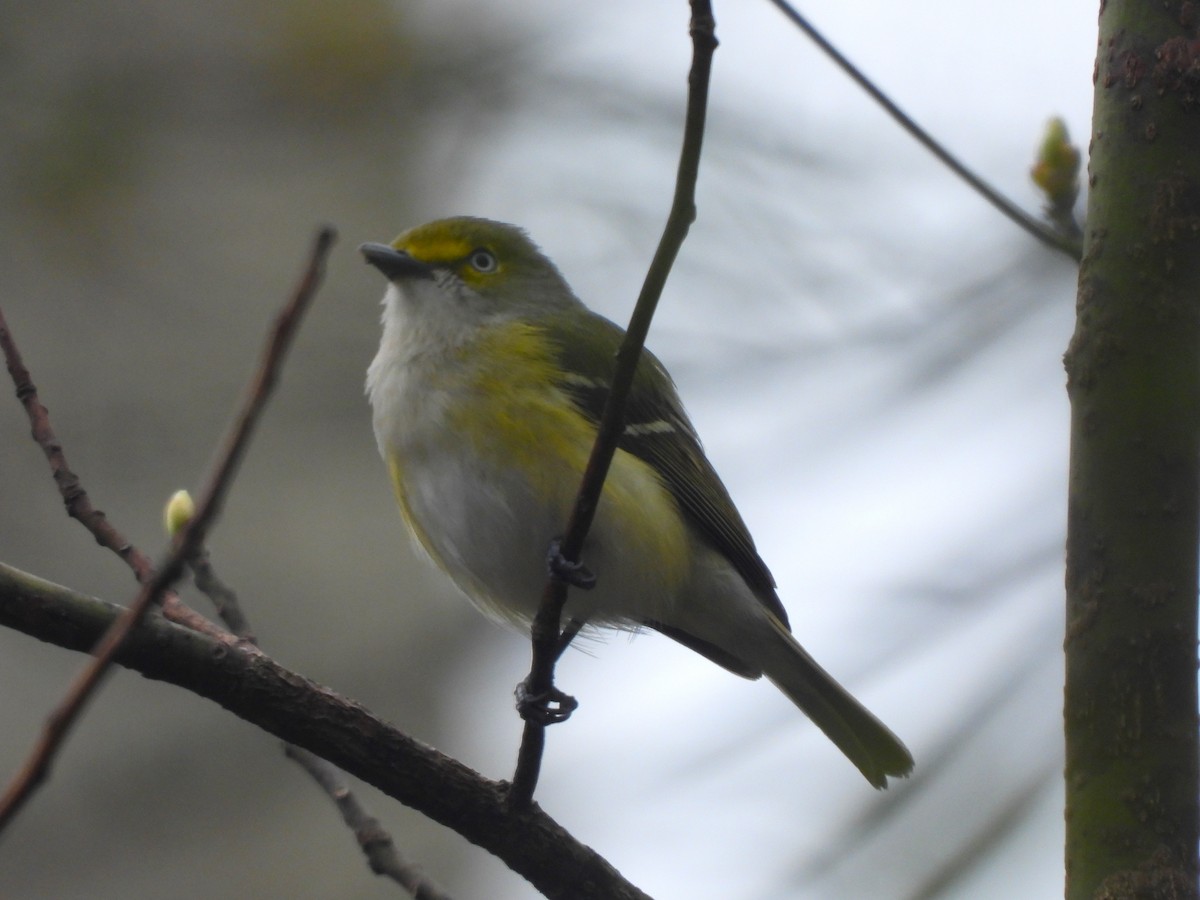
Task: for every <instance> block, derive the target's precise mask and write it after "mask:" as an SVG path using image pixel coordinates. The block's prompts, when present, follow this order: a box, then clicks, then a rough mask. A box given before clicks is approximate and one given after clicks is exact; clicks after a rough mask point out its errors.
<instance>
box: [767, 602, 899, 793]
mask: <svg viewBox="0 0 1200 900" xmlns="http://www.w3.org/2000/svg"><path fill="white" fill-rule="evenodd" d="M773 624H774V625H775V631H776V633H777V635H778V638H779V639H778V640H777V641H775V642H773V646H772V648H771V650H770V651H769V652H768V653H767V654H766V658H765V659H762V660H761V662H762V666H763V672H764V674H766V676H767V677H768V678H769V679H771V681H773V682H774V683H775V685H776V686H777V687H778V688H779V689H780V690H781V691H783V692H784V693H785V694H787V696H788V698H789V699H790V700H791V701H792V702H793V703H795V704H796V705H797V706H798V707H800V709H801V711H802V712H803V713H804V714H805V715H806V716H808V717H809V718H810V719H812V721H813V724H815V725H816V726H817V727H818V728H820V729H821V730H822V731H823V732H825V734H826V735H827V736H828V737H829V739H830V740H831V741H833V743H834V744H836V745H837V747H838V749H839V750H841V751H842V753H844V754H846V758H847V759H849V760H850V762H852V763H854V765H855V766H857V767H858V770H859V771H860V772H862V773H863V775H864V776H866V779H867V781H869V782H871V784H872V785H874V786H875V787H877V788H885V787H887V777H888V776H889V775H892V776H906V775H908V774H909V773H910V772H912V768H913V758H912V754H911V753H909V752H908V748H907V747H905V746H904V744H902V743H901V742H900V739H899V738H898V737H896V736H895V735H894V734H892V732H891V731H890V730H888V727H887V726H886V725H884V724H883V723H882V722H880V721H879V720H878V719H877V718H875V716H873V715H872V714H871V713H870V712H869V711H868V710H867V708H866V707H865V706H863V705H862V704H861V703H859V702H858V701H857V700H855V699H854V697H852V696H851V695H850V692H849V691H847V690H846V689H845V688H844V687H842V686H841V685H840V684H838V683H837V682H836V681H834V679H833V676H832V675H830V674H829V673H828V672H826V671H825V670H824V669H822V668H821V667H820V666H819V665H818V664H817V661H816V660H815V659H813V658H812V657H811V656H809V655H808V651H806V650H805V649H804V648H803V647H801V646H800V644H799V642H797V640H796V639H795V638H794V637H792V635H791V633H790V632H789V631H788V630H787V628H786V626H784V625H783V624H782V623H781V622H778V621H774V622H773Z"/></svg>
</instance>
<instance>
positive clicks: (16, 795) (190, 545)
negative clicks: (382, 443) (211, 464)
mask: <svg viewBox="0 0 1200 900" xmlns="http://www.w3.org/2000/svg"><path fill="white" fill-rule="evenodd" d="M333 240H334V231H333V229H332V228H323V229H322V230H321V231H320V233H319V234H318V235H317V238H316V241H315V243H314V245H313V249H312V253H311V254H310V257H309V261H308V265H307V267H306V268H305V271H304V275H303V277H302V278H301V280H300V283H299V285H297V287H296V289H295V291H294V293H293V295H292V297H291V299H290V300H289V302H288V303H287V305H286V306H285V307H284V309H283V311H282V312H281V313H280V314H279V316H278V317H277V319H276V321H275V326H274V328H273V329H272V332H271V337H270V340H269V341H268V343H267V347H266V350H265V352H264V354H263V358H262V361H261V363H260V365H259V368H258V371H257V372H256V373H255V376H254V379H253V381H252V382H251V386H250V389H249V392H248V394H247V396H246V398H245V400H244V401H243V406H242V409H241V411H240V413H239V414H238V416H237V419H236V421H235V425H234V427H233V429H232V431H231V432H230V433H229V435H228V436H227V438H226V439H225V442H224V444H223V446H222V448H221V452H220V454H219V455H218V457H217V464H216V466H215V468H214V471H213V472H212V474H211V475H210V476H209V480H208V483H207V485H206V487H205V489H204V492H203V494H202V497H201V501H200V504H199V506H198V508H197V511H196V516H195V518H193V519H192V521H191V522H190V523H189V524H188V526H187V528H185V529H184V530H183V532H182V534H180V535H178V536H177V537H176V539H175V541H174V543H173V545H172V547H171V550H170V552H168V554H167V556H166V559H165V560H164V561H163V563H162V565H161V566H159V567H158V569H157V571H155V573H154V575H153V576H152V577H151V578H149V579H148V580H147V581H145V582H144V583H143V585H142V589H141V590H140V591H139V592H138V595H137V597H136V598H135V600H134V601H133V603H132V604H131V605H130V606H129V607H128V608H127V609H126V610H125V612H124V613H122V615H121V616H120V618H118V619H117V621H116V622H114V623H113V625H112V627H111V628H109V629H108V630H107V631H106V632H105V634H104V637H102V638H101V639H100V641H99V642H98V643H97V644H96V646H95V647H94V648H93V650H92V655H93V657H94V658H93V659H92V661H91V662H90V663H89V664H88V665H87V666H86V667H85V668H84V670H83V671H82V672H81V673H80V674H79V675H78V676H77V677H76V679H75V680H74V682H73V683H72V684H71V686H70V687H69V689H68V690H67V693H66V695H65V697H64V698H63V700H62V702H61V703H60V704H59V705H58V707H57V708H56V709H55V710H54V711H53V712H52V713H51V714H50V716H49V717H48V718H47V720H46V724H45V726H44V727H43V729H42V733H41V735H40V736H39V738H38V740H37V742H36V744H35V745H34V747H33V750H32V751H31V752H30V754H29V757H28V758H27V759H26V761H25V763H24V764H23V765H22V766H21V768H20V769H19V770H18V772H17V774H16V775H15V776H14V778H13V780H12V781H11V782H10V783H9V785H8V787H7V788H6V789H5V792H4V795H3V797H0V831H3V830H4V828H5V826H7V825H8V823H9V822H11V821H12V819H13V816H15V815H16V813H17V812H18V811H19V810H20V809H21V807H22V806H23V805H24V803H25V801H26V800H28V799H29V796H30V795H31V794H32V792H33V791H34V789H36V788H37V786H38V785H39V784H41V783H42V781H43V780H44V779H45V778H46V775H47V774H48V773H49V770H50V763H51V761H52V760H53V758H54V755H55V753H56V752H57V751H58V749H59V747H61V745H62V742H63V740H64V739H65V738H66V735H67V733H68V731H69V730H70V728H71V726H72V725H73V724H74V722H75V721H76V719H77V718H78V717H79V714H80V712H81V711H82V710H83V707H84V706H85V704H86V703H87V701H88V699H89V698H90V697H91V695H92V693H93V692H94V691H95V689H96V687H97V685H98V684H99V683H100V679H101V678H102V677H103V676H104V674H105V673H106V672H107V671H108V669H109V667H110V666H111V664H112V661H113V657H114V656H115V655H116V653H117V651H118V650H119V649H120V647H121V644H122V642H124V640H125V638H126V637H127V636H128V635H129V634H130V632H131V631H133V629H134V628H135V627H136V625H137V624H138V622H139V621H141V619H142V618H143V617H144V616H145V614H146V612H147V611H148V610H149V609H150V607H151V606H152V605H154V604H155V603H156V602H157V601H158V600H159V598H161V597H162V595H163V593H164V591H166V590H167V588H168V587H170V585H171V584H173V583H174V582H175V581H176V580H177V579H178V578H179V576H180V574H181V573H182V570H183V564H184V560H185V559H187V558H188V557H189V556H191V555H192V554H194V553H195V551H196V548H197V547H199V546H201V545H202V544H203V543H204V538H205V536H206V535H207V533H208V529H209V527H210V526H211V524H212V523H213V521H214V520H215V518H216V516H217V515H218V513H219V512H220V508H221V505H222V503H223V501H224V499H225V496H226V494H227V492H228V490H229V487H230V485H231V483H232V481H233V475H234V473H235V471H236V470H237V467H238V464H239V463H240V462H241V459H242V457H243V455H244V454H245V450H246V447H247V445H248V442H249V439H250V434H251V432H252V431H253V429H254V425H255V423H256V422H257V420H258V417H259V415H260V414H261V413H262V410H263V408H264V406H265V405H266V401H267V398H268V396H269V395H270V392H271V389H272V388H273V387H274V385H275V381H276V380H277V378H278V377H279V369H280V366H281V365H282V363H283V359H284V357H285V356H286V354H287V350H288V347H289V346H290V345H291V340H292V337H293V336H294V335H295V332H296V328H297V326H298V325H299V322H300V319H301V317H302V316H303V314H304V311H305V310H306V309H307V307H308V305H309V303H310V301H311V300H312V298H313V296H314V295H315V293H316V289H317V286H318V284H319V283H320V280H321V276H322V274H323V272H324V268H325V259H326V257H327V256H328V255H329V250H330V248H331V247H332V245H333Z"/></svg>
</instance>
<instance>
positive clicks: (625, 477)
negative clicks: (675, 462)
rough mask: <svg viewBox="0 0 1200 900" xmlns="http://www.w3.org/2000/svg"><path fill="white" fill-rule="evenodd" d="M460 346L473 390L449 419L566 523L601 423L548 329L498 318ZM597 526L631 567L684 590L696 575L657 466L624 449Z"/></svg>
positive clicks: (486, 456)
mask: <svg viewBox="0 0 1200 900" xmlns="http://www.w3.org/2000/svg"><path fill="white" fill-rule="evenodd" d="M459 353H460V356H461V358H460V360H459V362H460V364H461V369H460V371H461V372H462V373H463V377H464V379H466V383H465V384H463V385H462V386H461V387H462V388H463V389H465V396H464V397H463V398H462V402H461V403H459V404H457V405H456V408H455V409H454V410H453V412H452V413H451V416H450V419H451V421H450V422H449V423H448V424H450V425H451V427H452V428H453V429H454V430H455V431H456V432H458V433H460V434H462V435H463V436H464V438H465V439H467V440H469V441H471V443H472V444H473V445H474V450H475V452H476V453H477V454H479V456H480V457H481V458H483V459H485V460H492V461H494V462H495V463H496V464H497V465H498V466H500V467H503V468H506V469H516V470H517V471H519V472H521V473H522V474H523V475H524V477H525V479H526V481H527V482H528V483H529V484H530V486H531V487H532V489H533V491H534V493H535V495H536V496H537V497H539V498H541V500H540V502H541V503H542V504H543V506H544V507H548V508H550V509H551V510H553V511H555V513H556V514H559V515H561V516H562V519H563V521H562V527H564V528H565V527H566V517H567V515H568V514H569V512H570V509H571V505H572V504H573V502H574V499H575V494H576V492H577V491H578V489H579V481H580V478H582V476H583V470H584V468H586V466H587V461H588V457H589V456H590V455H591V451H592V443H593V442H594V441H595V438H596V429H595V427H594V426H593V425H592V424H591V423H590V422H589V421H588V420H587V419H585V418H584V417H583V416H582V415H581V414H580V413H579V411H578V410H577V409H576V407H575V405H574V404H573V402H572V401H571V399H570V397H569V396H568V395H567V394H566V393H565V392H564V391H563V390H562V389H561V388H560V387H558V385H557V383H556V382H557V381H558V369H557V366H556V364H555V361H554V356H553V347H552V346H551V344H550V342H549V340H548V339H547V337H546V334H545V332H544V330H543V329H541V328H539V327H538V326H536V325H533V324H529V323H523V322H510V323H507V324H503V325H495V326H492V327H489V328H488V329H486V331H485V333H484V334H483V336H481V337H480V338H479V339H478V340H476V341H473V342H472V343H470V344H468V345H466V346H465V347H463V348H462V349H461V350H460V351H459ZM403 502H404V501H403V498H401V504H402V505H403ZM614 530H615V531H614ZM593 531H594V532H597V531H599V533H602V534H605V535H606V542H607V543H609V544H611V545H612V546H613V547H614V548H620V549H623V550H625V551H626V552H627V553H628V554H630V555H633V556H634V558H633V559H627V560H624V562H625V563H627V564H629V565H630V567H631V569H637V568H638V567H637V566H636V563H637V562H638V561H639V560H646V561H652V565H653V567H654V573H653V577H654V578H655V580H657V581H658V582H659V583H660V584H662V585H664V586H668V587H669V588H671V589H675V588H678V587H680V586H681V585H682V584H683V582H684V579H685V578H686V577H687V574H688V569H689V567H690V562H691V559H690V552H689V544H688V535H687V526H686V525H685V524H684V521H683V518H682V516H681V515H680V513H679V509H678V507H677V506H676V504H675V501H674V499H673V498H672V497H671V495H670V493H669V492H668V491H667V490H666V488H665V487H663V484H662V482H661V481H660V480H659V478H658V476H657V475H656V474H655V472H654V470H653V469H652V468H651V467H650V466H649V465H647V464H646V463H644V462H642V461H641V460H640V459H638V458H637V457H635V456H633V455H632V454H630V453H627V452H625V451H624V450H618V451H617V452H616V454H615V456H614V457H613V462H612V467H611V468H610V470H609V473H608V478H607V479H606V481H605V484H604V492H603V495H602V497H601V502H600V506H599V509H598V511H597V520H596V523H595V526H594V528H593ZM549 537H551V536H550V535H547V538H549ZM631 574H633V572H631ZM638 574H639V575H646V574H649V573H644V572H639V573H638Z"/></svg>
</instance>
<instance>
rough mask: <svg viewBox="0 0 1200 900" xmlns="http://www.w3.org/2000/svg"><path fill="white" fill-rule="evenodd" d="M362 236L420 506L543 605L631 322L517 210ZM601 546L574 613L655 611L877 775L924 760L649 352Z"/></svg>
mask: <svg viewBox="0 0 1200 900" xmlns="http://www.w3.org/2000/svg"><path fill="white" fill-rule="evenodd" d="M361 250H362V253H363V255H364V256H365V257H366V259H367V262H369V263H370V264H371V265H373V266H375V268H377V269H379V271H380V272H382V273H383V274H384V276H385V277H386V278H387V279H388V282H389V285H388V290H387V293H386V295H385V297H384V301H383V303H384V313H383V339H382V342H381V344H380V347H379V354H378V355H377V356H376V357H375V360H374V361H373V362H372V363H371V366H370V369H369V370H368V372H367V392H368V394H369V396H370V399H371V405H372V407H373V410H374V422H375V436H376V438H377V439H378V441H379V449H380V452H381V453H382V454H383V457H384V459H385V460H386V462H387V465H388V468H389V470H390V472H391V476H392V483H393V486H394V488H395V492H396V497H397V498H398V500H399V503H400V509H401V510H402V512H403V514H404V518H405V520H406V521H407V522H408V524H409V526H410V527H411V529H412V532H413V534H414V535H415V536H416V539H417V541H419V542H420V544H421V546H422V547H423V548H424V549H425V550H426V551H428V553H429V555H430V556H431V557H433V560H434V561H435V562H436V563H437V564H438V565H439V566H440V567H441V568H442V569H443V570H444V571H445V572H446V573H447V574H448V575H449V576H450V577H451V578H452V579H453V580H454V582H455V583H456V584H457V585H458V586H459V587H460V588H461V589H462V590H463V592H464V593H466V595H467V596H468V597H470V598H471V600H472V601H474V602H475V603H476V604H477V605H478V606H480V607H481V608H483V609H484V610H485V611H486V612H489V613H492V614H495V615H498V616H500V617H501V618H504V619H507V620H510V621H516V622H521V623H528V622H529V621H530V620H531V619H532V618H533V615H534V614H535V612H536V611H537V607H538V603H539V602H540V599H541V596H542V588H543V585H544V583H545V580H546V555H547V548H548V547H549V545H550V543H551V541H552V540H553V539H555V538H557V537H559V536H561V534H562V531H563V529H564V528H565V527H566V523H567V517H568V515H569V514H570V510H571V507H572V504H573V503H574V500H575V495H576V492H577V491H578V488H579V482H580V478H581V476H582V473H583V469H584V466H585V465H586V463H587V460H588V456H589V454H590V452H591V449H592V442H593V440H594V439H595V436H596V426H597V422H598V420H599V416H600V413H601V410H602V408H603V404H604V400H605V397H606V395H607V392H608V385H609V380H610V378H611V377H612V371H613V369H614V366H615V354H616V350H617V347H618V345H619V344H620V342H621V338H622V334H623V332H622V330H621V329H620V328H618V327H617V326H616V325H614V324H613V323H612V322H610V321H608V320H607V319H605V318H603V317H601V316H599V315H597V314H596V313H593V312H591V311H590V310H588V309H587V308H586V307H585V306H584V305H583V304H582V303H581V302H580V301H579V300H578V299H577V298H576V297H575V295H574V293H572V291H571V288H570V287H569V286H568V285H567V283H566V281H565V280H563V277H562V275H560V274H559V272H558V269H556V268H555V267H554V264H553V263H551V262H550V260H548V259H547V258H546V257H545V256H543V255H542V253H541V252H540V251H539V250H538V248H537V247H536V246H534V244H533V243H532V242H531V241H530V240H529V238H528V237H526V236H525V233H524V232H523V231H521V230H520V229H518V228H516V227H514V226H512V225H504V224H501V223H498V222H491V221H487V220H485V219H475V218H465V217H464V218H454V219H444V220H441V221H437V222H431V223H429V224H428V225H422V226H420V227H418V228H414V229H412V230H410V231H406V232H405V233H404V234H402V235H400V237H398V238H396V240H395V241H393V242H392V243H391V244H390V245H387V244H364V245H363V246H362V248H361ZM583 562H584V563H585V564H586V566H587V567H588V569H590V571H591V572H593V573H595V575H596V578H597V583H596V584H595V586H594V588H593V589H592V590H587V591H582V590H573V591H571V592H570V594H569V598H568V601H567V606H566V608H565V610H564V615H565V616H566V617H569V618H570V619H574V620H577V621H582V622H586V623H587V624H589V625H607V626H614V627H617V628H626V629H636V628H641V627H649V628H653V629H655V630H657V631H660V632H662V633H663V634H665V635H667V636H669V637H671V638H674V639H675V640H677V641H679V642H680V643H682V644H684V645H685V646H687V647H689V648H691V649H692V650H695V651H696V652H697V653H700V654H703V655H704V656H706V657H708V658H709V659H710V660H712V661H713V662H715V663H717V664H718V665H720V666H724V667H725V668H726V669H728V670H729V671H731V672H734V673H736V674H738V675H742V676H744V677H746V678H758V677H759V676H760V675H762V674H764V673H765V674H766V676H767V677H768V678H770V679H771V681H773V682H775V684H776V685H778V686H779V688H780V689H781V690H782V691H783V692H784V693H785V694H787V696H788V697H790V698H791V700H792V702H793V703H795V704H796V705H797V706H799V707H800V709H802V710H803V711H804V712H805V713H806V714H807V715H808V717H809V718H810V719H812V720H813V722H815V723H816V724H817V726H818V727H819V728H820V729H821V730H822V731H824V732H825V734H827V735H828V736H829V738H830V739H831V740H832V741H833V742H834V743H835V744H836V745H837V746H838V748H839V749H841V751H842V752H843V753H844V754H846V756H847V757H849V759H850V761H851V762H853V763H854V765H856V766H857V767H858V768H859V770H860V771H861V772H862V773H863V775H865V776H866V777H867V780H868V781H870V782H871V784H873V785H875V786H876V787H884V786H886V784H887V776H889V775H907V774H908V773H909V772H910V771H911V769H912V765H913V761H912V757H911V756H910V755H909V752H908V750H907V749H905V747H904V745H903V744H902V743H900V741H899V740H898V739H897V738H896V737H895V735H893V734H892V733H891V732H890V731H889V730H888V729H887V728H886V727H885V726H884V725H883V724H882V723H881V722H880V721H879V720H878V719H876V718H875V717H874V716H873V715H871V713H870V712H868V711H867V710H866V709H865V708H863V706H862V705H861V704H860V703H859V702H858V701H857V700H855V699H854V698H853V697H852V696H850V694H849V693H847V692H846V690H845V689H843V688H842V687H841V685H839V684H838V683H837V682H836V681H834V680H833V678H832V677H830V676H829V674H828V673H826V672H825V670H824V669H822V668H821V667H820V666H819V665H817V663H816V661H815V660H814V659H813V658H812V657H811V656H809V655H808V653H807V652H806V651H805V650H804V648H803V647H801V646H800V644H799V643H797V642H796V639H795V638H793V637H792V635H791V632H790V630H789V628H788V623H787V613H786V612H785V611H784V609H783V606H782V604H781V603H780V602H779V597H778V595H777V594H776V593H775V582H774V579H773V578H772V577H771V573H770V572H769V571H768V570H767V567H766V564H765V563H763V561H762V559H761V558H760V557H759V555H758V553H757V551H756V550H755V548H754V541H753V540H752V539H751V537H750V534H749V532H748V531H747V530H746V526H745V523H743V522H742V518H741V516H740V515H738V512H737V510H736V509H735V508H734V505H733V501H732V500H730V498H729V494H728V492H727V491H726V490H725V486H724V485H723V484H721V480H720V478H718V477H717V473H716V472H715V471H713V468H712V465H711V464H710V463H709V461H708V459H707V458H706V457H705V455H704V450H703V449H702V448H701V446H700V440H699V438H698V437H697V436H696V432H695V430H694V429H693V428H692V424H691V422H689V421H688V417H687V414H686V413H685V412H684V410H683V404H682V403H681V402H680V400H679V397H678V395H677V394H676V392H675V386H674V384H673V383H672V381H671V378H670V376H669V375H668V374H667V372H666V370H665V369H664V368H663V366H662V364H661V363H660V362H659V361H658V360H657V359H655V357H654V356H653V355H651V354H650V353H649V352H644V353H643V354H642V357H641V362H640V364H639V366H638V369H637V375H636V378H635V380H634V385H633V391H632V394H631V395H630V398H629V403H628V406H627V412H626V424H625V429H624V434H623V436H622V438H621V441H620V445H619V449H618V450H617V452H616V455H615V457H614V459H613V463H612V468H611V469H610V471H609V475H608V480H607V481H606V482H605V485H604V492H603V494H602V496H601V500H600V503H599V506H598V508H597V512H596V517H595V521H594V524H593V526H592V529H591V531H590V533H589V535H588V538H587V542H586V543H585V545H584V549H583Z"/></svg>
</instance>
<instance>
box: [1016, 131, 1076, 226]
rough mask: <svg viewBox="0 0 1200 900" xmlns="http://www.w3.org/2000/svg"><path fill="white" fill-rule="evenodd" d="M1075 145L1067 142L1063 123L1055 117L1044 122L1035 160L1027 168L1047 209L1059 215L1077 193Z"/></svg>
mask: <svg viewBox="0 0 1200 900" xmlns="http://www.w3.org/2000/svg"><path fill="white" fill-rule="evenodd" d="M1079 159H1080V156H1079V148H1078V147H1076V146H1075V145H1074V144H1072V143H1071V136H1070V135H1069V134H1067V125H1066V123H1065V122H1064V121H1063V120H1062V119H1060V118H1058V117H1055V118H1053V119H1051V120H1050V121H1049V122H1047V123H1046V131H1045V134H1044V135H1043V136H1042V143H1041V145H1040V146H1039V147H1038V153H1037V160H1036V161H1035V162H1034V164H1033V167H1032V168H1031V169H1030V170H1029V177H1030V178H1032V179H1033V183H1034V184H1036V185H1037V186H1038V187H1039V188H1041V189H1042V193H1044V194H1045V195H1046V206H1047V210H1048V211H1049V212H1051V214H1052V215H1053V214H1055V213H1056V212H1057V213H1058V214H1059V215H1061V214H1062V213H1063V212H1068V213H1069V211H1070V210H1071V208H1072V207H1073V206H1074V205H1075V198H1076V197H1078V196H1079Z"/></svg>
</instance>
